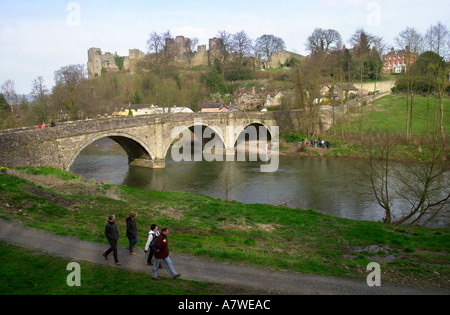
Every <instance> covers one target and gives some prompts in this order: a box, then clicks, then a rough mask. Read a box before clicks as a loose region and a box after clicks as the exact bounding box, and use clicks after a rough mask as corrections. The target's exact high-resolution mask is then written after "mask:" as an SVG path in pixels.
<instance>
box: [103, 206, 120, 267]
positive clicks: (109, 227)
mask: <svg viewBox="0 0 450 315" xmlns="http://www.w3.org/2000/svg"><path fill="white" fill-rule="evenodd" d="M115 220H116V216H115V215H114V214H111V215H110V216H109V220H108V222H107V223H106V225H105V236H106V238H107V239H108V242H109V245H110V248H109V249H108V250H106V252H104V253H103V257H105V259H106V260H108V255H109V254H111V253H113V255H114V261H115V264H116V265H117V266H120V265H121V264H120V262H119V257H118V255H117V241H118V240H119V230H118V229H117V225H116V223H115Z"/></svg>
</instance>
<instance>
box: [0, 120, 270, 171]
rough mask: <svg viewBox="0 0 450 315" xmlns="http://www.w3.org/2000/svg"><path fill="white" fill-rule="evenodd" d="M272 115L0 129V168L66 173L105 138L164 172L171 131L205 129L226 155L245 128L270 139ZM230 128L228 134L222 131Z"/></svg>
mask: <svg viewBox="0 0 450 315" xmlns="http://www.w3.org/2000/svg"><path fill="white" fill-rule="evenodd" d="M275 116H276V114H274V113H271V112H267V113H261V112H250V113H243V112H234V113H194V114H166V115H151V116H141V117H120V118H105V119H96V120H84V121H74V122H65V123H60V124H57V126H56V127H54V128H49V127H47V128H45V129H41V130H39V129H38V128H37V126H35V127H26V128H19V129H9V130H4V131H0V166H12V167H14V166H48V167H55V168H58V169H61V170H67V171H68V170H69V169H70V167H71V166H72V164H73V163H74V161H75V159H76V158H77V156H78V155H79V154H80V153H81V151H82V150H83V149H84V148H86V147H87V146H89V145H90V144H92V143H93V142H94V141H96V140H99V139H102V138H110V139H112V140H114V141H115V142H117V143H118V144H119V145H120V146H121V147H122V148H123V149H124V150H125V151H126V153H127V154H128V158H129V163H130V164H131V165H135V166H142V167H149V168H164V167H165V159H166V155H167V154H168V151H169V148H170V147H171V145H172V143H173V142H174V141H175V140H176V139H177V137H179V134H177V133H175V134H174V133H173V130H174V128H177V127H181V128H182V127H187V128H188V129H190V130H191V131H193V130H194V129H195V127H196V126H198V127H199V126H200V125H201V127H202V130H205V129H206V128H210V129H212V131H213V132H214V134H215V135H216V136H218V137H219V138H220V140H221V142H222V143H223V149H224V150H225V152H226V154H227V155H231V154H235V145H236V141H237V139H238V137H239V134H240V133H241V132H244V130H245V128H247V127H248V126H252V125H253V126H259V127H261V126H264V127H265V128H267V130H268V131H269V133H270V135H271V136H275V135H273V133H274V130H275V129H276V130H278V128H277V127H278V123H277V119H276V117H275ZM198 127H197V128H198ZM227 127H228V128H227ZM230 127H232V128H233V130H234V132H232V133H230V132H229V131H228V130H229V129H230ZM185 129H186V128H185ZM180 130H181V129H180ZM236 131H237V132H236ZM275 137H277V136H275Z"/></svg>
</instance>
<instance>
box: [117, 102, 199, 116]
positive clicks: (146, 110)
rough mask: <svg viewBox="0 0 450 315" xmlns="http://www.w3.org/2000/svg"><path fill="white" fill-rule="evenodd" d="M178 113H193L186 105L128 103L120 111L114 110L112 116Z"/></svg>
mask: <svg viewBox="0 0 450 315" xmlns="http://www.w3.org/2000/svg"><path fill="white" fill-rule="evenodd" d="M180 113H193V111H192V110H191V109H190V108H187V107H177V106H173V107H158V106H155V105H148V104H147V105H144V104H139V105H132V104H129V105H128V106H127V108H125V109H124V108H122V109H121V110H120V111H117V110H116V111H115V112H114V113H113V116H143V115H158V114H180Z"/></svg>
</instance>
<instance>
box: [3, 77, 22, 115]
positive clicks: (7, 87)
mask: <svg viewBox="0 0 450 315" xmlns="http://www.w3.org/2000/svg"><path fill="white" fill-rule="evenodd" d="M0 92H1V93H2V94H3V97H4V98H5V99H6V102H8V104H9V106H10V107H11V112H14V108H13V105H15V104H18V103H19V96H18V95H17V93H16V87H15V83H14V81H13V80H11V79H8V80H6V81H5V82H4V83H3V84H2V85H1V86H0Z"/></svg>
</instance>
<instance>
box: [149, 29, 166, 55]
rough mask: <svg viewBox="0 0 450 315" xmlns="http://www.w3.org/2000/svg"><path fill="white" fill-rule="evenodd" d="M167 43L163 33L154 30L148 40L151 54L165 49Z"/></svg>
mask: <svg viewBox="0 0 450 315" xmlns="http://www.w3.org/2000/svg"><path fill="white" fill-rule="evenodd" d="M164 46H165V43H164V39H163V37H162V35H160V34H158V33H156V32H153V33H151V34H150V37H149V39H148V40H147V49H148V52H149V53H150V54H157V53H159V52H161V51H162V50H163V49H164Z"/></svg>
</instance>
